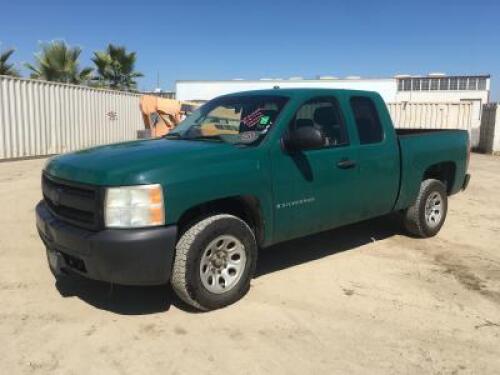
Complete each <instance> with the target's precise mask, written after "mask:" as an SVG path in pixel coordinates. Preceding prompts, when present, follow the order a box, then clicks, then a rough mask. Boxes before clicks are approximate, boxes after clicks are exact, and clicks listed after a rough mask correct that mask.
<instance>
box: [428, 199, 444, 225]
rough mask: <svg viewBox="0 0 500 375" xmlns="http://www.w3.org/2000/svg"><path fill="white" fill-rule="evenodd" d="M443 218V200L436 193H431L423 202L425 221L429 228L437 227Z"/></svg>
mask: <svg viewBox="0 0 500 375" xmlns="http://www.w3.org/2000/svg"><path fill="white" fill-rule="evenodd" d="M442 217H443V198H442V197H441V194H440V193H438V192H433V193H431V194H429V196H428V197H427V201H426V202H425V221H426V222H427V225H429V226H430V227H431V228H434V227H437V226H438V225H439V224H440V223H441V219H442Z"/></svg>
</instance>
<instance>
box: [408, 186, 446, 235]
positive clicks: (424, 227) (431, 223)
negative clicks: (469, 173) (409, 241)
mask: <svg viewBox="0 0 500 375" xmlns="http://www.w3.org/2000/svg"><path fill="white" fill-rule="evenodd" d="M436 194H437V195H439V198H438V199H440V201H441V206H440V207H439V211H440V215H439V220H437V219H435V220H432V218H430V219H429V218H428V217H427V216H426V204H428V201H429V199H431V200H432V198H434V197H436ZM430 197H431V198H430ZM447 211H448V194H447V192H446V186H445V185H444V184H443V183H442V182H441V181H439V180H434V179H428V180H425V181H422V183H421V185H420V191H419V193H418V196H417V200H416V201H415V203H414V204H413V206H411V207H408V208H407V209H406V210H405V212H404V217H403V223H404V226H405V228H406V230H407V231H408V232H409V233H410V234H411V235H413V236H416V237H421V238H427V237H433V236H435V235H436V234H437V233H438V232H439V230H440V229H441V227H442V226H443V224H444V221H445V220H446V214H447ZM437 216H438V215H434V218H436V217H437Z"/></svg>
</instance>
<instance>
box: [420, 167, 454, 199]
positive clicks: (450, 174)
mask: <svg viewBox="0 0 500 375" xmlns="http://www.w3.org/2000/svg"><path fill="white" fill-rule="evenodd" d="M455 171H456V166H455V163H454V162H451V161H445V162H442V163H438V164H434V165H431V166H430V167H429V168H427V170H426V171H425V173H424V178H423V180H427V179H429V178H434V179H436V180H439V181H441V182H442V183H443V184H445V186H446V191H447V192H448V194H450V193H451V189H452V188H453V184H454V182H455Z"/></svg>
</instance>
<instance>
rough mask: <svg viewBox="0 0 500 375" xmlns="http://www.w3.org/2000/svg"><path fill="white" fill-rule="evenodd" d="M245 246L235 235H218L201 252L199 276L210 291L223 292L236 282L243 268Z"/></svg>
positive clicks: (244, 263) (232, 286)
mask: <svg viewBox="0 0 500 375" xmlns="http://www.w3.org/2000/svg"><path fill="white" fill-rule="evenodd" d="M245 265H246V253H245V247H244V246H243V244H242V243H241V241H240V240H238V239H237V238H236V237H234V236H231V235H223V236H218V237H217V238H215V239H214V240H213V241H211V242H210V243H209V244H208V246H207V247H206V248H205V250H204V251H203V253H202V256H201V261H200V278H201V282H202V284H203V286H204V287H205V288H206V289H207V290H208V291H209V292H211V293H215V294H222V293H225V292H227V291H229V290H231V289H232V288H234V286H235V285H236V284H237V283H238V281H239V280H240V278H241V275H242V273H243V272H244V270H245Z"/></svg>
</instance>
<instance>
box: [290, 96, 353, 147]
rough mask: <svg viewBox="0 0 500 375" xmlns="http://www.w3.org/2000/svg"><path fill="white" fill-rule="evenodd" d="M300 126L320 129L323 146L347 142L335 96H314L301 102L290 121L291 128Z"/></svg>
mask: <svg viewBox="0 0 500 375" xmlns="http://www.w3.org/2000/svg"><path fill="white" fill-rule="evenodd" d="M302 126H312V127H314V128H316V129H318V130H320V131H321V132H322V133H323V135H324V136H325V140H326V141H325V147H329V146H340V145H345V144H347V143H348V140H347V133H346V129H345V125H344V121H343V120H342V115H341V112H340V107H339V105H338V103H337V100H336V99H335V98H315V99H313V100H310V101H308V102H307V103H305V104H303V105H302V106H301V107H300V108H299V110H298V111H297V113H296V114H295V117H294V119H293V120H292V123H291V127H292V129H296V128H299V127H302Z"/></svg>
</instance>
